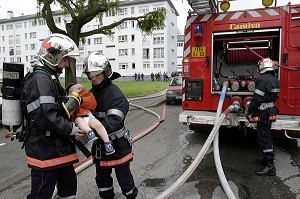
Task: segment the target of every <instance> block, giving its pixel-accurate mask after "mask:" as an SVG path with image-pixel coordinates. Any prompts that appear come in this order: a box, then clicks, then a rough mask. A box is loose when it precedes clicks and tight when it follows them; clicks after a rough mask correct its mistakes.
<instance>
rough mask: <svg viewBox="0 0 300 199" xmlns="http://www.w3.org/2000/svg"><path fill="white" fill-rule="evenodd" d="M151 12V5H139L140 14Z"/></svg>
mask: <svg viewBox="0 0 300 199" xmlns="http://www.w3.org/2000/svg"><path fill="white" fill-rule="evenodd" d="M148 12H149V7H148V6H147V7H139V13H140V14H147V13H148Z"/></svg>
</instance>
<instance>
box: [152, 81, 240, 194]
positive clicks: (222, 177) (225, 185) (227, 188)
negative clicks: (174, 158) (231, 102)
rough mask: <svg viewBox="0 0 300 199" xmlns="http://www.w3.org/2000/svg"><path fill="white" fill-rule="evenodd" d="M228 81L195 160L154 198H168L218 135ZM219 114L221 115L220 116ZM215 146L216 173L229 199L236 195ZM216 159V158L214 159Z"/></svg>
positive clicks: (224, 85)
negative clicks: (209, 131)
mask: <svg viewBox="0 0 300 199" xmlns="http://www.w3.org/2000/svg"><path fill="white" fill-rule="evenodd" d="M227 86H228V82H224V83H223V89H222V93H221V96H220V101H219V104H218V109H217V115H216V122H215V125H214V127H213V129H212V131H211V133H210V134H209V136H208V138H207V140H206V141H205V143H204V145H203V147H202V148H201V150H200V152H199V153H198V155H197V156H196V158H195V160H194V161H193V162H192V164H191V165H190V166H189V167H188V169H187V170H186V171H185V172H184V173H183V174H182V175H181V176H180V177H179V178H178V179H177V180H176V181H175V182H174V183H173V184H172V185H171V186H170V187H169V188H168V189H166V190H165V191H164V192H163V193H161V194H160V195H159V196H157V197H156V199H166V198H169V197H170V196H171V195H172V194H173V193H174V192H175V191H176V190H177V189H178V188H179V187H180V186H181V185H182V184H183V183H184V182H185V181H186V180H187V179H188V178H189V177H190V175H191V174H192V173H193V172H194V171H195V169H196V168H197V166H198V165H199V163H200V162H201V160H202V159H203V157H204V155H205V154H206V152H207V150H208V148H209V146H210V145H211V143H212V141H213V140H214V138H215V136H216V135H218V133H219V128H220V126H221V124H222V122H223V120H224V119H225V118H226V116H227V114H228V113H229V109H226V110H225V111H224V112H223V113H222V114H221V111H222V107H223V102H224V99H225V93H226V90H227ZM220 115H221V116H220ZM214 142H218V140H214ZM216 147H217V153H214V156H215V161H216V162H215V164H216V167H217V171H218V175H219V178H220V181H221V184H222V186H223V189H224V191H225V193H226V195H227V197H228V198H229V199H235V198H236V197H235V196H234V194H233V193H232V190H231V189H230V186H229V184H228V182H227V180H226V177H225V175H224V172H222V171H223V170H222V165H221V161H220V156H219V149H218V145H216ZM215 150H216V148H215V144H214V151H215ZM216 156H217V157H216ZM216 159H217V160H216Z"/></svg>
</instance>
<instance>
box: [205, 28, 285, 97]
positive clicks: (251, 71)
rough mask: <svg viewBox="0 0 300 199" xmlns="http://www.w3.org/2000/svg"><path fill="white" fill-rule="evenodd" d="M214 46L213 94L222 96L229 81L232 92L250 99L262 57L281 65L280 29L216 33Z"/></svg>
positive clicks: (214, 34)
mask: <svg viewBox="0 0 300 199" xmlns="http://www.w3.org/2000/svg"><path fill="white" fill-rule="evenodd" d="M212 45H213V48H212V49H213V52H212V55H213V56H212V76H211V77H212V80H211V81H212V93H220V91H221V89H222V84H223V82H224V81H228V82H229V89H228V91H229V92H233V94H237V93H238V94H239V95H249V92H253V91H254V81H255V79H256V78H257V77H258V76H259V74H258V72H257V63H258V61H259V60H260V57H259V56H262V57H269V58H271V59H272V60H274V61H276V62H278V61H280V60H279V59H280V57H279V54H280V29H272V30H259V31H251V32H241V33H236V32H234V33H233V32H223V33H213V42H212ZM250 49H251V50H250ZM258 55H259V56H258Z"/></svg>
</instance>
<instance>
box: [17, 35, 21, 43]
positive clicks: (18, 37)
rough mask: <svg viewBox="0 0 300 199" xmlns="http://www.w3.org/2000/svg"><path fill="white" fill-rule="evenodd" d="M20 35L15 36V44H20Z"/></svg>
mask: <svg viewBox="0 0 300 199" xmlns="http://www.w3.org/2000/svg"><path fill="white" fill-rule="evenodd" d="M20 38H21V37H20V35H16V44H20V43H21V39H20Z"/></svg>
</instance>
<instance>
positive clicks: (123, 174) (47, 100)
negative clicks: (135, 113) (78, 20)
mask: <svg viewBox="0 0 300 199" xmlns="http://www.w3.org/2000/svg"><path fill="white" fill-rule="evenodd" d="M76 56H79V49H78V47H77V45H76V44H75V42H74V41H73V40H72V39H70V38H69V37H67V36H65V35H62V34H52V35H50V36H49V37H48V38H46V39H45V40H44V41H43V42H42V45H41V47H40V50H39V52H38V62H36V63H35V65H34V66H32V69H31V71H30V72H29V73H28V74H27V75H26V76H25V78H24V80H23V83H22V90H21V107H22V112H23V115H24V117H25V119H26V120H25V121H26V124H25V125H24V126H25V136H26V139H25V143H24V144H25V152H26V158H27V164H28V166H29V167H30V168H31V191H30V193H29V195H28V196H27V198H28V199H33V198H34V199H37V198H41V199H45V198H49V199H50V198H52V194H53V192H54V188H55V185H57V190H58V192H57V195H58V198H68V199H72V198H73V199H75V197H76V192H77V177H76V173H75V170H74V166H73V164H75V163H77V162H78V161H79V160H78V156H77V153H76V147H75V145H77V144H78V143H79V141H82V140H85V139H87V132H86V131H83V129H79V128H78V126H77V125H76V124H75V123H77V122H72V120H71V119H70V118H69V117H68V116H67V115H68V114H66V109H65V108H64V107H65V106H64V105H65V104H67V102H66V100H67V99H66V96H67V91H66V90H65V89H64V88H63V87H62V86H61V84H60V82H59V79H58V77H59V75H60V74H61V73H62V71H63V69H64V68H66V67H69V65H70V58H74V57H76ZM84 73H85V74H86V75H87V77H88V79H89V80H90V81H91V84H92V89H91V90H90V92H91V93H92V94H93V96H94V98H95V100H96V106H95V109H94V112H93V115H92V116H91V117H90V119H89V120H85V121H86V122H87V123H88V124H89V125H90V126H91V127H95V126H94V125H96V124H97V123H98V122H101V126H102V127H104V128H103V129H102V132H105V133H107V134H108V136H109V140H110V141H109V144H111V145H112V146H113V148H112V150H113V151H111V153H107V150H106V149H107V145H105V144H107V143H104V141H103V140H102V139H96V141H94V142H93V146H92V149H91V153H92V156H93V160H94V163H95V167H96V178H95V179H96V184H97V186H98V191H99V195H100V197H101V198H106V199H111V198H114V195H115V194H114V187H113V178H112V176H111V174H112V169H113V168H114V169H115V174H116V177H117V180H118V183H119V185H120V187H121V190H122V193H123V195H124V196H125V197H126V198H128V199H133V198H136V196H137V194H138V189H137V188H136V186H135V183H134V180H133V176H132V174H131V171H130V162H131V161H132V160H133V151H132V139H131V136H130V133H129V131H128V129H127V128H126V127H125V125H124V120H125V117H126V114H127V112H128V109H129V103H128V101H127V99H126V97H125V96H124V94H123V93H122V91H121V90H120V89H119V88H118V87H117V86H115V85H114V84H113V83H112V80H113V79H114V78H117V77H119V75H118V74H117V73H114V72H113V71H112V69H111V65H110V63H109V61H108V59H107V58H106V57H105V56H104V55H102V54H100V53H99V52H92V53H91V54H90V55H89V56H88V57H87V58H86V59H85V61H84ZM81 89H82V88H81ZM83 100H84V99H83ZM86 116H89V114H88V111H87V112H86V114H82V115H80V117H86ZM91 118H92V119H91ZM95 119H96V120H97V121H95ZM91 121H93V122H92V123H91ZM91 124H94V125H91ZM95 128H96V127H95ZM89 130H90V128H88V132H89ZM94 135H96V136H97V137H99V136H100V135H98V133H96V134H94ZM93 140H94V139H93ZM80 143H81V142H80Z"/></svg>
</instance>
